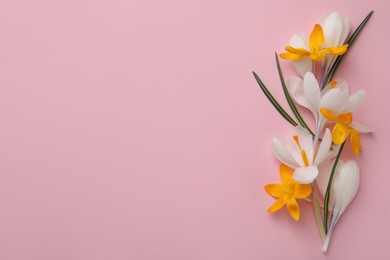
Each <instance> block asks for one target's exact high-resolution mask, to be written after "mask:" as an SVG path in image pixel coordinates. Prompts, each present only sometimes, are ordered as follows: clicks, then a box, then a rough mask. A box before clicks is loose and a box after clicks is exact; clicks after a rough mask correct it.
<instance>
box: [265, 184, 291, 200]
mask: <svg viewBox="0 0 390 260" xmlns="http://www.w3.org/2000/svg"><path fill="white" fill-rule="evenodd" d="M264 188H265V191H266V192H267V193H268V194H269V195H271V196H273V197H276V198H280V197H282V196H283V195H284V194H285V193H286V188H285V187H284V186H283V185H282V184H268V185H266V186H265V187H264Z"/></svg>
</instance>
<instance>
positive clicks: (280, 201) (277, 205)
mask: <svg viewBox="0 0 390 260" xmlns="http://www.w3.org/2000/svg"><path fill="white" fill-rule="evenodd" d="M284 204H286V198H285V196H283V197H280V198H279V199H278V200H277V201H276V202H275V203H274V204H273V205H272V206H271V207H270V208H269V209H268V212H275V211H277V210H279V209H281V208H282V207H283V206H284Z"/></svg>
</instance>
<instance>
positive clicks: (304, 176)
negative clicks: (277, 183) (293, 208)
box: [293, 166, 318, 184]
mask: <svg viewBox="0 0 390 260" xmlns="http://www.w3.org/2000/svg"><path fill="white" fill-rule="evenodd" d="M317 175H318V168H317V166H309V167H299V168H297V169H295V171H294V174H293V179H294V180H295V181H296V182H299V183H301V184H308V183H312V182H313V181H314V180H315V179H316V177H317Z"/></svg>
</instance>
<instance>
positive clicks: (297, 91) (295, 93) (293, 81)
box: [286, 77, 311, 109]
mask: <svg viewBox="0 0 390 260" xmlns="http://www.w3.org/2000/svg"><path fill="white" fill-rule="evenodd" d="M286 85H287V89H288V92H289V93H290V95H291V97H292V98H293V99H294V100H295V102H297V103H298V104H299V105H301V106H303V107H305V108H307V109H310V107H311V106H310V104H309V101H308V100H307V98H306V96H305V94H304V92H303V80H302V79H301V78H298V77H291V78H288V79H287V81H286Z"/></svg>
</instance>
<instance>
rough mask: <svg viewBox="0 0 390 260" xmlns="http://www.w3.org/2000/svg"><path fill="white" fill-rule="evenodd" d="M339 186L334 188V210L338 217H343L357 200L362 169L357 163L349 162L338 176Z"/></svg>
mask: <svg viewBox="0 0 390 260" xmlns="http://www.w3.org/2000/svg"><path fill="white" fill-rule="evenodd" d="M336 183H337V185H336V186H334V187H333V189H332V190H333V197H334V204H333V208H334V210H335V212H337V213H338V214H337V215H339V216H340V215H341V214H342V213H343V212H344V210H345V209H346V208H347V207H348V205H349V204H350V203H351V201H352V200H353V199H354V198H355V196H356V193H357V191H358V189H359V183H360V169H359V165H358V164H357V163H356V162H355V161H347V162H345V163H344V165H343V166H342V167H341V169H340V173H339V174H338V175H337V180H336Z"/></svg>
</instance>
